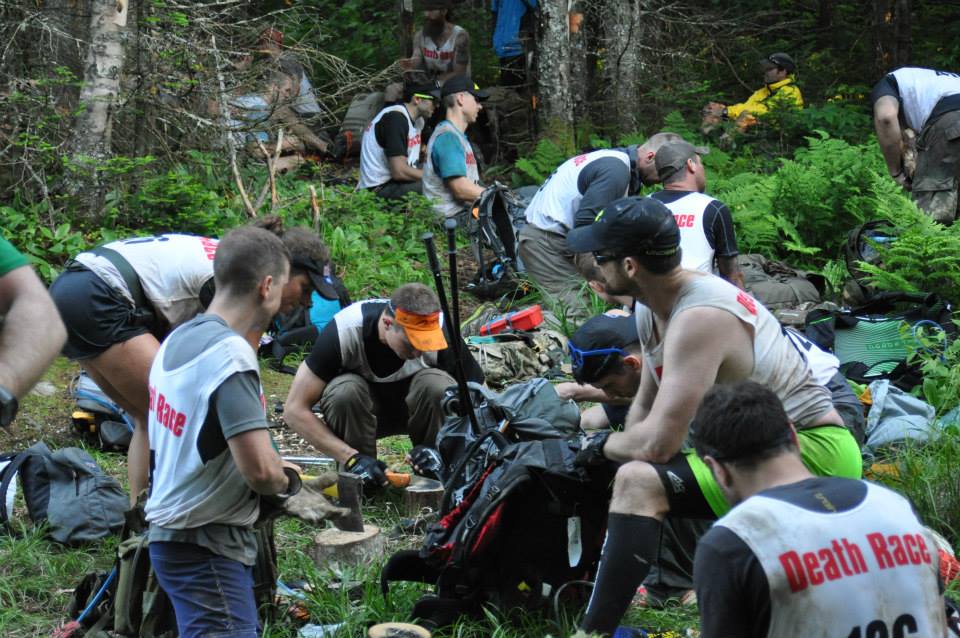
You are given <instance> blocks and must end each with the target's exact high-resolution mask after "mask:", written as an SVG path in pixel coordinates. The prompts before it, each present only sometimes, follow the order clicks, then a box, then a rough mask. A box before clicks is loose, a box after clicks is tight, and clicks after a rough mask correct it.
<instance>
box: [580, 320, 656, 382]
mask: <svg viewBox="0 0 960 638" xmlns="http://www.w3.org/2000/svg"><path fill="white" fill-rule="evenodd" d="M639 341H640V337H639V336H638V335H637V320H636V318H635V317H634V316H633V315H622V314H610V313H603V314H602V315H597V316H595V317H590V318H589V319H587V321H586V322H584V323H583V325H581V326H580V327H579V328H578V329H577V331H576V332H574V333H573V336H572V337H570V346H571V351H573V350H574V349H576V350H579V351H580V352H581V353H583V354H582V356H580V357H578V358H575V361H576V359H579V364H578V365H574V368H573V376H574V378H575V379H576V380H577V381H578V382H580V383H590V382H592V381H596V380H597V379H599V378H600V377H601V376H603V373H604V368H607V367H608V365H607V364H608V363H609V362H610V361H611V360H613V358H612V357H611V356H610V355H613V354H618V353H617V352H616V350H620V351H625V350H626V348H628V347H629V346H631V345H634V344H636V343H638V342H639ZM621 356H623V355H622V354H621Z"/></svg>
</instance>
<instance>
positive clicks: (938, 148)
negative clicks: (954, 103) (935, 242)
mask: <svg viewBox="0 0 960 638" xmlns="http://www.w3.org/2000/svg"><path fill="white" fill-rule="evenodd" d="M958 182H960V111H948V112H947V113H944V114H943V115H941V116H940V117H938V118H937V119H936V120H934V121H933V122H932V123H927V125H926V126H925V127H923V132H922V133H921V134H920V137H918V138H917V170H916V173H914V176H913V201H915V202H916V203H917V206H918V207H919V208H920V209H921V210H923V211H924V212H926V213H927V214H928V215H930V216H931V217H933V219H934V220H936V221H938V222H940V223H943V224H951V223H953V221H954V219H955V218H956V216H957V190H958Z"/></svg>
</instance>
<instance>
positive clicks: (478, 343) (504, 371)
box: [466, 329, 567, 388]
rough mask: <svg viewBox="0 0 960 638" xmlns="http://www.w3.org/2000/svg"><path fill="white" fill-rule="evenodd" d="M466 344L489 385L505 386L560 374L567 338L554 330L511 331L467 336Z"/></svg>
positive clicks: (495, 386)
mask: <svg viewBox="0 0 960 638" xmlns="http://www.w3.org/2000/svg"><path fill="white" fill-rule="evenodd" d="M466 341H467V346H468V347H469V348H470V353H471V354H472V355H473V357H474V359H476V360H477V362H478V363H479V364H480V367H481V368H482V369H483V374H484V376H485V377H486V380H487V385H489V386H490V387H493V388H502V387H505V386H507V385H509V384H511V383H515V382H517V381H526V380H528V379H533V378H535V377H547V378H550V377H552V376H558V375H560V374H561V372H560V366H561V364H562V362H563V359H564V356H565V347H566V342H567V340H566V339H565V338H564V336H563V335H562V334H560V333H559V332H556V331H554V330H546V329H540V330H535V331H532V332H519V331H508V332H502V333H499V334H496V335H490V336H472V337H467V339H466Z"/></svg>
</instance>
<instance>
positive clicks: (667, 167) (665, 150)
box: [653, 140, 710, 182]
mask: <svg viewBox="0 0 960 638" xmlns="http://www.w3.org/2000/svg"><path fill="white" fill-rule="evenodd" d="M709 152H710V149H709V148H707V147H706V146H694V145H693V144H691V143H690V142H684V141H683V140H681V141H679V142H669V143H667V144H664V145H663V146H661V147H660V148H659V149H658V150H657V154H656V155H655V156H654V158H653V162H654V165H655V166H656V167H657V177H659V178H660V181H661V182H662V181H663V180H665V179H667V178H669V177H670V176H671V175H673V174H674V173H676V172H677V171H679V170H680V169H681V168H683V167H684V166H685V165H686V163H687V160H688V159H690V158H691V157H693V156H694V155H706V154H707V153H709Z"/></svg>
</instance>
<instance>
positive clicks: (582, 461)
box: [573, 430, 610, 467]
mask: <svg viewBox="0 0 960 638" xmlns="http://www.w3.org/2000/svg"><path fill="white" fill-rule="evenodd" d="M608 438H610V431H609V430H607V431H604V432H598V433H596V434H588V435H585V436H584V437H583V438H581V439H580V451H579V452H577V457H576V458H575V459H574V461H573V462H574V464H576V465H579V466H580V467H597V466H600V465H604V464H605V463H607V457H605V456H604V455H603V446H604V445H605V444H606V442H607V439H608Z"/></svg>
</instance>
